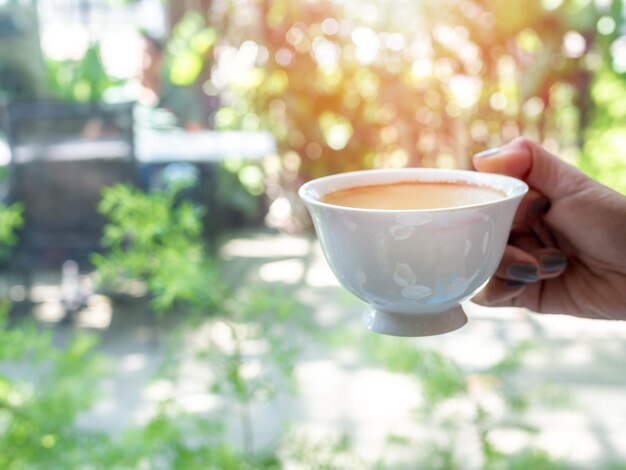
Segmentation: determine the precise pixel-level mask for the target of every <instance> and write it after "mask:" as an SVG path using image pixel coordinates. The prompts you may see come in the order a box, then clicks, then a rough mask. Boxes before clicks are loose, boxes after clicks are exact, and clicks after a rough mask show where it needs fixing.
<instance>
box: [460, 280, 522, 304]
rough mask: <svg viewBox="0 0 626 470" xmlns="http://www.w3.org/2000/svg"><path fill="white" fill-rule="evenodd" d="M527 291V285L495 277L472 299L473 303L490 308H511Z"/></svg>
mask: <svg viewBox="0 0 626 470" xmlns="http://www.w3.org/2000/svg"><path fill="white" fill-rule="evenodd" d="M526 289H527V284H526V283H524V282H519V281H508V280H504V279H498V278H495V277H494V278H492V279H491V280H490V281H489V282H488V283H487V285H486V286H485V288H484V289H483V290H481V291H480V292H479V293H478V294H476V295H475V296H474V298H472V301H473V302H476V303H477V304H480V305H485V306H488V307H507V306H508V307H510V306H512V305H515V303H516V299H517V298H518V297H519V296H521V295H523V294H524V291H525V290H526Z"/></svg>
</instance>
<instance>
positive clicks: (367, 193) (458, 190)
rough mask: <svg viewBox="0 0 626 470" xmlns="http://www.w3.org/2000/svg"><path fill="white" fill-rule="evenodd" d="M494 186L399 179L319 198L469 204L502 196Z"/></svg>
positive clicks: (400, 206) (402, 205) (353, 203)
mask: <svg viewBox="0 0 626 470" xmlns="http://www.w3.org/2000/svg"><path fill="white" fill-rule="evenodd" d="M504 197H506V196H505V194H504V193H502V192H501V191H498V190H496V189H493V188H487V187H483V186H476V185H473V184H468V183H465V182H449V183H448V182H424V181H402V182H397V183H389V184H374V185H369V186H353V187H351V188H346V189H340V190H338V191H332V192H330V193H327V194H325V195H324V196H322V198H321V201H322V202H325V203H327V204H333V205H336V206H345V207H355V208H360V209H383V210H415V209H444V208H451V207H462V206H471V205H474V204H482V203H486V202H493V201H497V200H498V199H503V198H504Z"/></svg>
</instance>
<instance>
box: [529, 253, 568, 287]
mask: <svg viewBox="0 0 626 470" xmlns="http://www.w3.org/2000/svg"><path fill="white" fill-rule="evenodd" d="M531 254H532V256H533V257H534V258H536V259H537V261H539V279H540V280H545V279H554V278H555V277H559V276H560V275H561V274H563V272H564V271H565V270H566V269H567V257H566V256H565V255H564V254H563V253H561V252H560V251H559V250H556V249H554V248H544V249H542V250H535V251H533V252H531Z"/></svg>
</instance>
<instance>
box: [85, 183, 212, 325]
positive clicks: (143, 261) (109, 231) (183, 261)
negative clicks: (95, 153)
mask: <svg viewBox="0 0 626 470" xmlns="http://www.w3.org/2000/svg"><path fill="white" fill-rule="evenodd" d="M180 189H181V188H172V189H170V190H167V191H163V192H159V191H157V192H153V193H150V194H147V193H144V192H143V191H141V190H139V189H136V188H132V187H128V186H124V185H117V186H113V187H111V188H107V189H105V191H104V192H103V198H102V201H101V203H100V211H101V212H102V213H103V214H104V215H105V216H106V217H107V218H108V219H109V220H110V223H109V224H107V226H106V227H105V228H104V233H103V237H102V244H103V247H104V248H105V249H106V250H107V253H106V255H99V254H94V255H93V257H92V261H93V263H94V265H95V266H96V268H97V269H98V273H99V274H100V276H101V278H102V281H103V282H105V283H109V284H113V285H115V284H117V283H120V282H128V281H131V280H140V281H145V282H146V283H147V285H148V289H149V291H150V293H151V295H152V307H153V308H154V309H155V311H157V312H159V313H164V312H166V311H168V310H170V309H172V308H173V307H174V306H175V305H176V304H182V306H184V307H186V308H188V309H193V310H194V311H196V312H202V313H206V312H211V311H214V310H215V309H216V307H217V306H218V305H219V303H220V302H221V301H222V299H223V293H222V290H223V287H224V286H223V285H222V283H221V282H220V280H219V275H218V271H217V267H216V265H215V261H214V260H213V259H212V258H210V257H208V256H207V254H206V252H205V246H204V240H203V236H202V223H201V213H200V211H199V209H198V208H197V207H195V206H194V205H192V204H191V203H190V202H189V201H184V200H180V198H178V197H177V193H178V191H179V190H180Z"/></svg>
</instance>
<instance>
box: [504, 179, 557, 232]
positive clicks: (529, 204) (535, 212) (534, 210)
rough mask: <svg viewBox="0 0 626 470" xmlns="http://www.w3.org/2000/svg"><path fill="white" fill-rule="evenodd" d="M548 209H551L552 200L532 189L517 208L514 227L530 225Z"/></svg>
mask: <svg viewBox="0 0 626 470" xmlns="http://www.w3.org/2000/svg"><path fill="white" fill-rule="evenodd" d="M548 209H550V202H549V201H548V200H547V199H546V197H545V196H544V195H543V194H541V193H540V192H539V191H536V190H534V189H530V190H529V191H528V193H526V195H525V196H524V198H523V199H522V201H521V202H520V205H519V207H518V208H517V212H516V213H515V218H514V219H513V228H514V229H515V228H517V227H528V226H530V225H531V224H533V223H535V222H536V221H537V220H538V218H539V217H541V216H542V215H543V214H545V213H546V212H548Z"/></svg>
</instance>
